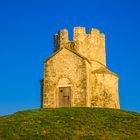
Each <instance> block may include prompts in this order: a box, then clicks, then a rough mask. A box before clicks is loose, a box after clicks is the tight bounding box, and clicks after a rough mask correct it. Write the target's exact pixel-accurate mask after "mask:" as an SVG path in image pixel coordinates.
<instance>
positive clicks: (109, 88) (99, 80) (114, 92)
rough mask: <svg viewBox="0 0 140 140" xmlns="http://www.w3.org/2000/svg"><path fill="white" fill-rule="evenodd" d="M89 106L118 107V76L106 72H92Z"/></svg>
mask: <svg viewBox="0 0 140 140" xmlns="http://www.w3.org/2000/svg"><path fill="white" fill-rule="evenodd" d="M91 85H92V86H91V106H93V107H107V108H120V105H119V97H118V77H117V76H115V75H113V74H109V73H108V74H107V73H92V82H91Z"/></svg>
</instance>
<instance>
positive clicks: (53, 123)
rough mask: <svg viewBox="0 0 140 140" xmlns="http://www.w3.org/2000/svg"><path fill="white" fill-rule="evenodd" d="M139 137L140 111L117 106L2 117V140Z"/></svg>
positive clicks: (136, 139) (129, 139) (119, 139)
mask: <svg viewBox="0 0 140 140" xmlns="http://www.w3.org/2000/svg"><path fill="white" fill-rule="evenodd" d="M1 139H2V140H5V139H6V140H7V139H9V140H16V139H21V140H22V139H29V140H30V139H31V140H57V139H58V140H59V139H60V140H65V139H66V140H79V139H81V140H84V139H86V140H140V114H138V113H134V112H128V111H123V110H116V109H102V108H59V109H36V110H27V111H20V112H17V113H15V114H12V115H8V116H3V117H0V140H1Z"/></svg>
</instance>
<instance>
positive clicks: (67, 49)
mask: <svg viewBox="0 0 140 140" xmlns="http://www.w3.org/2000/svg"><path fill="white" fill-rule="evenodd" d="M63 49H66V50H68V51H70V52H72V53H74V54H76V55H77V56H79V57H81V58H82V59H84V60H87V62H89V63H91V62H90V61H89V60H88V59H87V58H86V57H84V56H82V55H81V54H79V53H77V52H76V51H73V50H71V49H69V48H66V47H63V48H61V49H59V50H58V51H56V52H55V53H53V54H52V55H51V56H50V57H48V58H47V59H46V60H45V61H44V62H46V61H48V60H49V59H51V58H52V57H53V56H55V55H56V54H57V53H59V52H60V51H61V50H63Z"/></svg>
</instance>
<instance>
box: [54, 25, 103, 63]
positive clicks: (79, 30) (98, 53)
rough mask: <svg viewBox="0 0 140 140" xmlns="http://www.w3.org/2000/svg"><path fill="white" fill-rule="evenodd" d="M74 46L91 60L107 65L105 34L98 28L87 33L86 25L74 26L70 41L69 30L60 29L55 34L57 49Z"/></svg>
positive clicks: (55, 46)
mask: <svg viewBox="0 0 140 140" xmlns="http://www.w3.org/2000/svg"><path fill="white" fill-rule="evenodd" d="M73 44H74V45H75V46H74V50H75V51H77V52H78V53H79V54H81V55H83V56H84V57H87V58H88V59H90V60H96V61H99V62H100V63H102V64H104V65H106V58H105V57H106V56H105V35H104V34H103V33H100V31H99V30H98V29H95V28H92V29H91V30H90V33H89V34H87V33H86V29H85V27H74V31H73V41H69V38H68V30H67V29H63V30H60V31H59V32H58V33H57V34H55V36H54V48H55V51H56V50H59V49H60V48H63V47H68V48H70V46H73Z"/></svg>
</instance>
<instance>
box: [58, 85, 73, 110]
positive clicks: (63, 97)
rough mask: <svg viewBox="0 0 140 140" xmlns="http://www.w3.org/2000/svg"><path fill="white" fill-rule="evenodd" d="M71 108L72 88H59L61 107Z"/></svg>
mask: <svg viewBox="0 0 140 140" xmlns="http://www.w3.org/2000/svg"><path fill="white" fill-rule="evenodd" d="M70 106H71V88H70V87H60V88H59V107H70Z"/></svg>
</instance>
